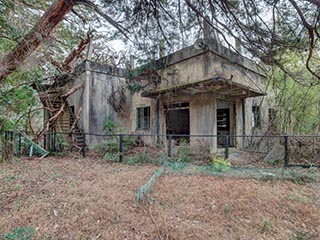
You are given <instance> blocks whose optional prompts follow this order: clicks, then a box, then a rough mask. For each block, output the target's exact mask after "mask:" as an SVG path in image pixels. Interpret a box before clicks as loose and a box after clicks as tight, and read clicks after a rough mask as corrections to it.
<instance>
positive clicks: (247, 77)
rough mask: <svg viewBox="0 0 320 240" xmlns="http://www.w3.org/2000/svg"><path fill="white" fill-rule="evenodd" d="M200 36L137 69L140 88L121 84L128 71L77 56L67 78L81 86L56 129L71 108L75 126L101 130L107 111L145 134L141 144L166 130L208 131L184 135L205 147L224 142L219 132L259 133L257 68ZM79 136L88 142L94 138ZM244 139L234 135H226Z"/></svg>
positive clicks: (238, 142) (264, 118)
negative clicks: (73, 74) (73, 73)
mask: <svg viewBox="0 0 320 240" xmlns="http://www.w3.org/2000/svg"><path fill="white" fill-rule="evenodd" d="M202 41H203V42H201V43H200V46H195V45H192V46H190V47H186V48H184V49H181V50H180V51H177V52H174V53H172V54H170V55H168V56H165V57H163V58H161V59H158V60H156V61H155V62H154V65H153V67H154V68H153V69H154V72H156V74H157V77H154V76H151V77H150V75H145V76H143V74H142V76H140V77H139V79H138V80H134V81H136V83H139V84H140V85H143V86H144V87H143V88H141V89H140V90H139V91H135V92H134V93H131V92H130V91H129V90H128V88H127V87H126V86H127V85H128V79H127V78H128V72H129V70H126V69H119V68H114V67H112V66H108V65H103V64H99V63H95V62H92V61H89V60H86V61H84V62H83V63H82V64H81V65H80V66H79V67H78V72H80V75H78V76H77V78H76V79H75V80H74V81H73V82H71V83H70V82H69V83H68V84H69V85H70V86H69V88H70V87H72V86H77V85H79V84H83V88H82V89H81V90H79V91H77V92H75V93H74V94H73V95H71V96H70V97H68V98H67V102H68V105H69V106H67V107H68V109H66V110H65V112H67V113H69V114H64V115H63V117H61V120H59V121H60V123H61V125H64V126H65V127H64V128H63V129H61V130H63V131H68V130H70V127H71V125H72V122H73V120H74V118H75V115H77V113H78V115H79V120H78V122H77V125H78V128H79V129H81V131H83V132H85V133H94V134H101V133H103V125H104V122H105V120H106V118H107V117H109V118H111V119H112V120H113V121H114V122H117V123H118V124H119V125H120V126H121V128H122V129H123V131H124V132H126V133H135V134H149V135H150V136H149V137H145V138H144V140H145V142H146V143H152V142H156V141H157V142H158V143H163V144H165V142H166V137H165V136H163V135H166V134H184V135H214V136H217V137H212V138H205V137H202V138H201V137H198V138H190V144H191V145H195V144H197V143H199V142H201V143H206V144H208V145H209V146H210V148H211V150H212V151H215V150H216V149H217V148H218V147H219V146H220V145H223V144H224V143H223V139H219V136H224V135H239V136H240V135H252V134H264V133H265V132H266V131H267V130H268V127H269V126H268V120H269V116H268V115H269V112H268V110H269V106H268V101H267V100H266V99H265V97H264V96H265V95H266V92H265V91H266V77H265V75H264V73H263V71H262V70H261V69H260V68H259V66H258V65H257V64H256V63H255V62H253V61H250V60H249V59H247V58H245V57H241V56H240V55H238V54H236V53H235V52H233V51H232V50H230V49H229V48H226V47H224V46H222V45H221V44H219V43H218V42H217V41H215V40H214V39H206V40H202ZM196 44H199V41H197V42H196ZM150 83H151V84H150ZM63 122H66V124H63ZM253 130H255V131H253ZM157 135H161V136H160V137H159V136H158V137H157ZM86 141H87V144H95V143H97V142H98V141H99V137H98V136H87V138H86ZM221 141H222V142H221ZM243 144H244V143H243V138H241V137H239V138H234V139H232V140H231V141H230V146H233V147H241V146H242V145H243Z"/></svg>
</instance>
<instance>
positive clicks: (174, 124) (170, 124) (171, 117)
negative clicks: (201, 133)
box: [164, 102, 190, 141]
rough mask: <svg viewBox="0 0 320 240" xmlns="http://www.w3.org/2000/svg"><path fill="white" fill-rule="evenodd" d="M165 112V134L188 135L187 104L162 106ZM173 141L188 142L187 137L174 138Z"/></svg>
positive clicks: (188, 116)
mask: <svg viewBox="0 0 320 240" xmlns="http://www.w3.org/2000/svg"><path fill="white" fill-rule="evenodd" d="M164 108H165V112H166V125H167V129H166V133H167V134H177V135H190V114H189V103H188V102H186V103H171V104H168V105H164ZM173 138H174V139H177V140H181V139H184V140H186V141H189V137H188V136H174V137H173Z"/></svg>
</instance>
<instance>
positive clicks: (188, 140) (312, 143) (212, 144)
mask: <svg viewBox="0 0 320 240" xmlns="http://www.w3.org/2000/svg"><path fill="white" fill-rule="evenodd" d="M76 134H78V133H74V134H73V133H71V134H70V133H63V132H55V133H47V134H46V135H45V136H44V139H45V140H44V141H42V142H41V143H39V144H40V145H42V147H44V148H45V149H46V150H47V151H49V152H51V153H56V152H71V151H73V152H79V153H81V155H82V157H84V158H85V157H86V156H87V154H88V153H93V152H97V153H99V151H100V156H101V157H103V156H107V157H111V156H112V158H113V160H114V161H119V162H122V161H124V160H125V158H128V157H130V156H131V155H132V154H134V153H137V152H138V153H139V151H147V150H148V151H149V150H150V149H147V148H151V149H152V151H153V152H157V154H158V155H161V154H162V156H165V157H167V158H171V159H179V157H180V158H182V157H185V158H186V159H184V160H185V161H187V160H190V161H198V160H199V159H200V160H201V158H203V159H202V160H204V159H206V158H207V161H210V159H212V156H213V155H215V154H217V153H218V154H220V155H222V157H223V158H225V159H232V158H233V157H234V156H235V155H236V154H237V153H234V152H235V151H237V150H241V151H244V152H246V153H247V155H246V156H245V157H244V158H251V155H253V154H258V153H259V154H261V156H260V158H258V159H257V161H256V162H259V161H260V162H259V163H261V162H262V161H263V160H264V159H265V157H266V156H267V155H268V154H269V155H270V153H271V160H272V151H274V154H276V155H278V156H277V157H278V159H274V160H280V161H281V162H283V166H284V167H291V166H301V167H310V166H316V167H319V166H320V136H318V135H314V136H312V135H309V136H307V135H304V136H302V135H290V136H289V135H181V134H168V135H167V134H158V135H153V134H92V133H81V135H79V136H75V135H76ZM74 137H77V138H78V139H79V137H81V141H80V144H79V140H78V141H77V142H75V141H74V140H72V139H74ZM9 142H10V143H11V144H12V145H13V146H14V147H13V151H14V154H15V155H17V156H21V155H22V154H23V150H24V152H26V151H28V146H26V144H25V143H24V141H23V135H22V134H21V133H20V132H11V131H7V132H0V153H1V152H3V150H4V147H5V144H6V143H9ZM275 146H277V148H276V147H275ZM141 149H142V150H141ZM251 153H252V154H251ZM130 154H131V155H130ZM239 154H240V153H239ZM183 155H185V156H183ZM279 156H280V157H279ZM187 158H189V159H187ZM279 158H280V159H279ZM180 160H181V159H180ZM242 160H243V161H245V160H246V159H242ZM234 162H235V164H237V161H234ZM238 162H240V160H239V161H238ZM275 162H276V161H275Z"/></svg>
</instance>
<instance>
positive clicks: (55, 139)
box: [53, 132, 57, 152]
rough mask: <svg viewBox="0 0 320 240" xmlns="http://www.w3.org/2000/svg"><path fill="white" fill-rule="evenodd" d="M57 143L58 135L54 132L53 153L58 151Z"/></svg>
mask: <svg viewBox="0 0 320 240" xmlns="http://www.w3.org/2000/svg"><path fill="white" fill-rule="evenodd" d="M56 141H57V133H56V132H54V133H53V151H54V152H56V151H57V149H56Z"/></svg>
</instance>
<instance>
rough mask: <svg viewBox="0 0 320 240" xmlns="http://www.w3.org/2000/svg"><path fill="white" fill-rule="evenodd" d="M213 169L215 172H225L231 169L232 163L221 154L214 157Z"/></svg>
mask: <svg viewBox="0 0 320 240" xmlns="http://www.w3.org/2000/svg"><path fill="white" fill-rule="evenodd" d="M212 169H213V171H215V172H225V171H229V170H230V169H231V163H230V162H229V161H228V160H225V159H223V158H222V157H221V156H216V157H214V158H213V164H212Z"/></svg>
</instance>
